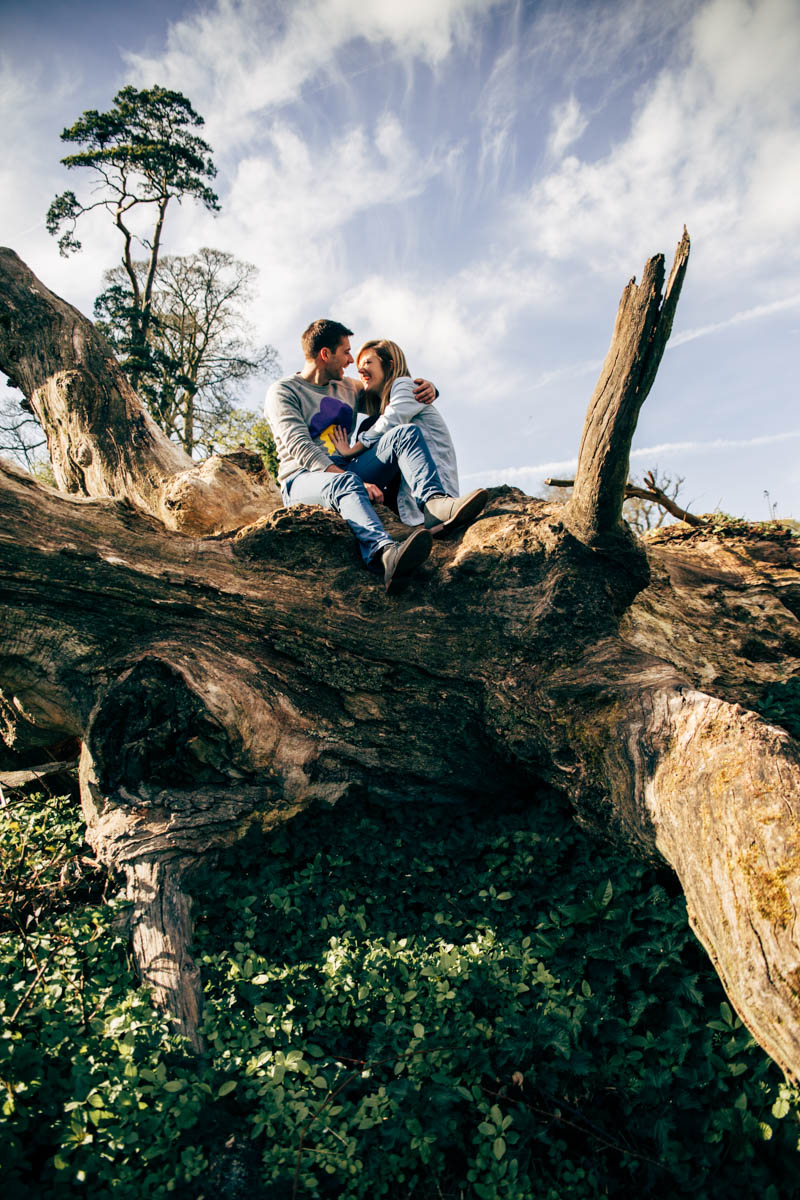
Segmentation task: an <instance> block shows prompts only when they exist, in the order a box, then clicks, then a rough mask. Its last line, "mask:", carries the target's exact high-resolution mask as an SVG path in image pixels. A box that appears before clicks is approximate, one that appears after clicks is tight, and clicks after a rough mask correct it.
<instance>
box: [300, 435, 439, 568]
mask: <svg viewBox="0 0 800 1200" xmlns="http://www.w3.org/2000/svg"><path fill="white" fill-rule="evenodd" d="M332 461H333V462H334V463H335V465H336V466H337V467H342V468H343V469H344V474H342V475H336V474H333V473H332V472H330V471H301V473H300V474H299V475H295V476H294V478H293V479H290V480H289V481H288V483H286V484H285V485H284V503H285V504H286V505H290V504H321V505H322V506H323V508H332V509H333V510H334V511H335V512H338V513H339V515H340V516H342V517H344V519H345V521H347V524H348V525H349V526H350V528H351V530H352V531H353V533H354V534H355V536H356V539H357V540H358V545H359V548H360V550H361V557H362V558H363V559H364V562H365V563H369V562H370V561H371V559H373V558H374V557H375V555H376V554H377V553H378V551H379V550H382V549H383V547H384V546H390V545H391V544H392V538H391V537H390V536H389V534H388V533H387V532H386V530H385V529H384V527H383V523H382V522H381V519H380V517H379V516H378V514H377V513H376V512H375V509H374V508H373V507H372V504H371V503H370V500H369V497H368V496H367V489H366V488H365V487H364V484H365V483H375V484H377V485H378V487H382V486H383V485H384V484H386V483H388V482H389V481H390V479H391V478H392V477H393V475H394V474H395V472H396V471H398V470H399V471H400V474H401V475H402V476H403V479H405V481H406V483H407V484H408V486H409V488H410V489H411V493H412V495H413V497H414V499H415V500H416V502H417V504H418V505H419V507H420V508H422V506H423V504H424V503H425V501H426V500H430V498H431V497H432V496H442V495H443V494H444V488H443V487H442V483H441V480H440V479H439V475H438V472H437V470H436V467H435V466H434V462H433V459H432V458H431V455H430V451H429V450H428V447H427V446H426V444H425V438H424V437H423V436H422V434H421V432H420V430H419V429H418V428H417V426H416V425H395V427H394V428H393V429H390V430H388V431H387V432H386V433H384V434H383V436H382V437H381V438H380V439H379V440H378V441H377V442H376V443H375V445H374V446H371V447H370V448H369V450H365V451H364V453H363V454H359V455H358V456H357V457H356V458H341V457H340V456H339V455H336V454H334V455H333V456H332Z"/></svg>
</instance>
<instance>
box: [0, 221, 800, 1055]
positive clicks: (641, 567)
mask: <svg viewBox="0 0 800 1200" xmlns="http://www.w3.org/2000/svg"><path fill="white" fill-rule="evenodd" d="M6 254H7V252H6ZM687 257H688V239H686V238H685V237H684V240H683V241H682V242H681V244H680V246H679V248H678V254H677V256H676V266H675V267H674V269H673V272H672V276H671V283H670V284H669V285H668V288H667V294H666V298H665V299H663V300H662V296H661V286H662V283H663V260H661V259H660V257H659V258H657V259H653V260H651V261H650V263H649V264H648V265H647V267H646V269H645V273H644V277H643V279H644V283H643V285H642V288H641V289H636V285H635V284H631V285H629V287H628V288H627V289H626V292H625V294H624V296H623V302H622V304H621V307H620V314H619V315H618V318H617V325H616V328H615V334H614V341H613V342H612V350H611V351H610V353H609V358H608V359H607V367H606V368H604V375H603V378H604V379H605V383H604V384H603V387H602V388H599V389H598V392H597V393H596V395H595V399H594V401H593V406H592V409H591V411H590V415H589V417H588V418H587V424H586V429H585V431H584V438H583V441H582V446H581V452H580V458H579V469H578V473H577V476H576V490H575V495H574V497H573V500H572V502H571V503H570V504H569V505H567V506H564V505H557V504H548V503H544V502H542V501H538V500H534V499H532V498H530V497H527V496H524V495H522V493H519V492H516V491H514V490H513V489H507V488H499V489H495V490H494V492H493V493H492V496H491V500H490V503H489V505H488V506H487V508H486V510H485V513H484V515H483V517H482V519H481V520H479V521H478V522H477V523H476V524H475V525H474V526H472V527H471V528H470V529H468V530H467V531H466V532H465V533H464V534H463V535H462V536H461V537H460V538H459V539H458V540H456V541H453V542H449V543H438V544H437V546H436V549H435V551H434V555H433V556H432V558H431V559H430V560H429V562H428V563H427V564H426V565H425V566H424V567H423V568H422V569H421V570H420V571H419V572H418V574H417V575H416V576H414V578H413V579H412V581H411V583H410V584H409V587H408V589H407V590H406V591H405V592H404V593H403V594H402V595H401V596H400V597H397V598H388V597H386V596H385V594H384V592H383V590H382V589H381V588H380V587H379V586H376V585H375V583H374V582H373V581H372V579H371V578H370V577H369V576H367V575H365V573H364V572H363V570H362V569H361V568H360V566H359V562H358V556H357V551H356V549H355V545H354V543H353V542H352V540H351V538H350V535H349V533H348V531H347V529H346V527H345V526H344V524H343V523H342V522H340V521H339V520H338V519H337V518H336V517H335V516H334V515H333V514H330V513H327V512H325V511H323V510H321V509H316V508H305V507H300V506H298V507H296V508H292V509H290V510H283V509H278V510H274V511H270V512H269V513H268V514H267V515H263V516H261V517H260V518H259V519H258V520H256V521H254V522H252V523H250V524H249V525H247V526H245V527H243V528H240V529H238V530H237V531H236V532H230V533H228V534H227V535H225V536H222V537H219V536H218V537H215V538H198V537H190V536H187V534H186V533H180V532H175V531H173V530H170V529H167V528H165V525H164V523H163V521H162V520H160V519H157V517H158V516H160V515H162V514H159V513H157V511H156V510H157V504H156V503H155V502H153V503H150V504H149V505H148V504H144V503H142V502H141V496H140V495H138V494H137V496H135V497H132V499H133V500H134V501H136V504H137V507H135V508H134V507H131V506H130V505H127V504H125V503H123V502H120V501H119V500H116V499H115V500H110V499H105V500H102V499H99V500H91V499H87V498H82V497H81V498H79V497H70V496H65V495H61V494H59V493H56V492H54V491H52V490H50V489H46V488H43V487H41V486H40V485H38V484H36V483H35V482H34V481H33V480H32V479H31V478H30V477H29V476H27V475H25V474H24V473H23V472H20V471H16V470H14V469H11V468H3V469H2V471H0V495H2V499H3V510H4V516H5V521H4V525H3V528H2V530H0V547H2V553H1V554H0V588H1V589H2V605H3V613H4V618H5V628H6V635H5V639H4V643H3V648H2V654H0V687H2V696H3V699H2V715H3V717H4V719H5V723H6V737H7V740H13V739H14V738H15V737H19V738H28V740H30V739H32V738H35V737H36V736H40V737H41V739H42V741H43V742H45V741H48V740H52V738H53V736H54V734H56V733H58V732H61V731H66V732H69V733H77V734H79V735H80V736H81V737H82V739H83V743H84V750H83V759H82V765H81V788H82V798H83V806H84V812H85V814H86V818H87V829H88V837H89V840H90V841H91V843H92V845H93V847H94V848H95V850H96V852H97V854H98V855H99V857H100V858H101V859H102V860H103V861H104V862H105V863H107V864H108V865H109V866H110V867H112V868H115V869H118V870H123V871H125V873H126V876H127V879H128V882H129V889H130V894H131V896H132V898H133V900H134V903H135V916H134V921H135V933H134V940H135V946H136V949H137V954H138V957H139V962H140V966H141V969H142V973H143V976H144V978H145V979H148V980H149V981H150V982H151V983H152V985H153V987H154V989H155V991H156V994H157V996H158V998H159V999H160V1000H161V1002H162V1003H164V1004H165V1005H167V1007H169V1008H170V1010H171V1011H172V1012H173V1013H174V1014H175V1015H176V1018H177V1020H178V1021H179V1023H180V1026H181V1028H182V1029H183V1030H184V1032H185V1033H186V1034H187V1036H189V1037H190V1038H194V1039H196V1030H197V1020H198V1014H199V1008H200V996H199V985H198V977H197V972H196V970H195V968H194V965H193V964H192V962H191V959H190V956H189V953H188V949H187V944H188V939H189V937H190V927H191V921H190V902H189V900H188V897H187V894H186V892H187V889H190V887H191V882H190V880H191V871H192V869H193V866H194V865H195V864H196V863H197V862H199V861H200V860H202V859H203V858H204V857H205V856H207V855H208V854H209V853H212V852H213V851H214V850H215V849H217V848H219V847H222V846H225V845H228V844H230V843H231V842H233V841H234V840H236V839H237V838H239V837H241V836H242V834H243V832H244V831H245V830H247V829H248V828H250V827H251V826H252V825H253V823H254V822H257V823H258V824H259V826H260V827H261V828H262V829H264V830H268V829H269V828H271V827H272V826H274V825H275V824H276V823H278V822H281V821H285V820H286V819H287V818H288V817H290V816H291V815H292V814H293V813H295V812H297V811H299V810H300V809H301V808H303V807H305V806H307V805H308V804H310V803H313V802H323V803H334V802H335V801H337V800H338V799H339V798H340V797H342V796H343V795H345V794H347V793H351V792H353V791H356V792H358V791H364V792H366V791H367V790H369V791H370V792H372V793H377V794H381V795H384V796H387V797H389V798H393V799H396V798H401V797H402V796H404V795H419V794H425V795H428V796H430V797H431V798H436V799H441V800H445V801H447V800H450V801H454V802H458V801H459V800H460V799H461V798H463V797H464V796H467V795H479V796H481V797H482V798H484V799H485V800H486V802H491V801H492V798H493V797H495V796H499V795H502V794H505V793H508V792H509V791H513V792H516V793H520V792H521V793H523V794H526V793H527V794H530V795H531V797H533V795H534V793H535V788H536V786H537V783H538V782H539V781H540V780H546V781H548V782H549V783H551V784H553V785H554V786H555V787H557V788H558V789H559V790H560V791H561V792H563V793H564V794H565V795H566V796H568V797H569V799H570V801H571V802H572V804H573V805H574V807H575V810H576V813H577V815H578V817H579V819H581V820H582V821H583V822H584V823H588V824H591V825H593V826H594V827H596V828H598V829H600V830H602V831H604V832H606V833H607V834H610V835H612V836H614V837H616V838H619V839H624V840H625V841H626V842H627V843H628V844H629V845H631V846H632V847H634V848H635V849H636V850H637V851H638V852H639V853H640V854H642V855H644V856H645V857H648V858H651V859H652V858H663V859H664V860H666V861H667V862H669V863H670V864H671V865H672V866H673V867H674V869H675V870H676V872H677V873H678V876H679V878H680V879H681V882H682V884H683V886H684V889H685V891H686V894H687V899H688V903H689V910H690V916H691V919H692V921H693V924H694V926H695V928H696V930H697V932H698V935H699V936H700V938H701V940H702V941H703V943H704V944H705V945H706V947H707V949H708V950H709V953H710V955H711V957H712V960H713V961H714V963H715V966H716V967H717V970H718V971H719V973H720V975H721V977H722V979H723V982H724V983H725V985H726V987H727V989H728V991H729V994H730V996H731V999H732V1001H733V1003H734V1004H735V1006H736V1008H737V1010H738V1011H739V1013H740V1014H741V1016H742V1017H743V1019H744V1020H745V1021H746V1022H747V1024H748V1025H749V1026H750V1028H751V1029H752V1030H753V1032H754V1034H755V1035H756V1036H757V1037H758V1038H759V1040H760V1041H761V1043H762V1045H764V1046H765V1048H766V1049H767V1050H768V1052H769V1053H770V1054H772V1055H773V1057H774V1058H775V1059H776V1061H777V1062H779V1063H780V1065H781V1066H782V1067H783V1068H784V1070H785V1071H786V1072H787V1073H788V1074H789V1075H790V1076H792V1077H797V1076H800V1019H799V1018H800V1011H798V1010H799V1008H800V1000H799V999H798V997H799V996H800V942H798V937H797V933H796V930H795V927H794V913H795V906H796V904H797V900H798V895H799V894H800V893H799V892H798V883H799V882H800V881H799V880H798V869H799V868H800V855H798V833H797V827H796V822H795V819H794V815H793V813H794V811H795V807H796V805H797V803H798V801H800V769H799V768H798V757H797V755H798V750H797V746H796V744H795V743H793V742H792V741H791V739H790V738H788V736H787V735H785V734H784V733H782V732H781V731H779V730H777V729H775V728H773V727H771V726H769V725H767V724H766V723H765V722H763V721H761V720H760V719H759V718H758V717H757V716H755V715H754V714H753V713H750V712H746V711H744V710H743V709H742V708H740V707H739V706H738V704H736V703H735V701H737V700H742V701H744V702H745V703H753V702H754V700H755V699H756V697H757V694H758V693H759V690H760V689H761V690H763V686H764V685H766V683H768V682H770V680H774V679H777V678H780V677H781V674H782V672H784V671H786V670H787V666H788V670H789V671H792V672H796V671H797V670H800V637H799V636H798V628H799V627H798V620H797V611H798V609H797V607H795V608H794V609H793V607H792V605H793V604H796V599H797V597H798V595H800V585H799V583H798V580H800V575H799V574H798V567H799V566H800V560H799V559H798V555H797V552H796V551H795V550H794V549H793V547H792V546H791V545H789V544H788V543H786V542H784V541H782V540H780V539H777V540H773V541H772V542H770V541H769V539H766V542H767V543H768V544H769V546H770V547H772V549H773V550H774V551H775V553H774V554H772V557H771V558H770V556H769V555H764V554H763V553H762V556H761V557H760V558H759V556H758V553H756V552H755V551H756V548H757V547H758V546H760V547H762V549H763V544H764V543H765V539H761V541H759V542H757V543H756V542H751V540H749V539H748V538H747V537H745V536H742V537H741V538H740V539H739V542H738V543H736V544H735V545H734V543H733V542H729V544H728V545H727V546H726V547H724V548H723V549H720V546H719V543H718V542H717V541H715V539H714V538H713V535H712V534H710V533H709V532H707V531H705V530H702V531H697V533H695V534H693V535H692V537H691V538H689V539H688V540H686V541H685V542H679V541H677V540H676V538H675V535H672V537H671V539H670V538H667V539H666V540H662V541H658V540H654V541H652V542H650V543H647V545H645V544H643V543H640V542H637V541H636V540H635V539H634V538H633V537H632V535H630V533H629V532H628V531H627V530H626V528H625V527H624V526H623V525H622V524H621V521H620V512H621V507H622V500H623V494H624V482H625V479H626V477H627V468H628V462H627V459H628V452H629V448H630V439H631V437H632V435H633V430H634V428H635V419H636V413H638V408H639V406H640V404H641V402H642V400H643V398H644V394H646V391H647V389H648V388H649V386H650V384H651V383H652V379H653V377H654V375H655V371H656V369H657V365H658V359H659V358H660V354H661V352H663V347H664V345H665V343H666V339H667V337H668V336H669V328H670V326H671V321H672V315H673V313H674V308H675V304H676V303H677V298H678V293H679V291H680V283H681V280H682V277H683V271H684V270H685V265H686V260H687ZM7 261H8V260H7V257H0V268H2V265H3V263H4V262H7ZM45 311H46V310H42V314H40V315H41V316H42V319H44V315H43V314H44V312H45ZM10 326H11V330H12V336H13V338H14V339H16V340H15V342H14V344H15V345H16V346H17V347H20V342H19V339H18V337H17V335H16V333H14V331H13V319H12V320H11V323H10ZM5 328H6V333H5V334H4V335H3V339H0V367H2V369H3V370H6V371H8V370H9V364H8V359H7V357H4V351H3V345H6V346H7V345H8V338H9V336H10V335H9V333H8V329H9V325H8V324H6V326H5ZM87 337H88V335H87ZM43 346H46V339H45V338H44V336H43V335H42V336H41V337H40V338H39V341H38V343H37V347H38V349H37V354H38V356H39V361H40V363H41V364H42V365H41V366H40V371H41V375H42V378H44V380H45V382H44V383H40V384H39V385H38V386H40V387H41V386H46V381H47V379H49V378H50V376H49V375H48V374H47V370H48V367H47V362H46V356H44V351H43V350H42V347H43ZM20 352H21V350H20ZM43 356H44V357H43ZM609 363H611V364H612V367H611V369H610V370H609V369H608V364H609ZM53 369H54V370H55V368H53ZM59 369H61V368H60V367H59ZM94 370H95V371H98V372H99V368H97V367H96V366H95V368H94ZM100 374H102V373H100ZM15 378H16V379H17V380H20V379H22V378H24V375H23V372H22V371H21V370H20V369H19V368H17V373H16V374H15ZM116 436H117V438H118V441H119V443H120V444H122V440H123V439H122V437H121V434H120V433H119V431H118V432H117V435H116ZM612 467H613V470H612V469H611V468H612ZM155 494H157V489H156V491H155V492H153V495H155ZM725 554H727V558H724V555H725ZM715 555H718V558H719V561H717V559H715ZM723 558H724V565H720V561H721V560H722V559H723ZM692 579H693V580H694V583H693V584H692ZM687 581H688V582H687ZM698 581H699V582H698ZM767 595H768V596H769V597H770V603H766V602H765V596H767ZM684 598H685V600H686V603H684ZM737 610H738V612H739V615H738V616H737V615H735V614H736V612H737ZM742 612H744V613H745V614H747V620H746V621H745V620H743V618H742V616H741V613H742ZM720 613H722V614H723V615H724V619H726V620H728V621H729V622H730V624H731V625H732V626H735V627H737V628H741V629H742V630H743V631H744V630H745V629H746V632H743V635H742V639H741V641H742V643H743V641H744V638H745V637H746V638H747V639H749V641H750V642H752V643H753V644H756V643H757V644H758V645H760V646H761V647H762V648H763V647H766V648H767V649H768V650H770V651H771V653H772V657H771V658H770V656H769V654H767V655H766V656H765V654H764V653H762V654H761V657H760V659H759V660H758V662H757V664H755V665H754V664H753V662H751V661H747V660H746V659H744V658H743V657H742V656H741V655H740V654H739V653H737V644H736V643H733V644H731V645H728V644H726V643H724V642H720V641H719V639H718V638H717V631H718V628H719V620H720V616H719V614H720ZM700 614H702V621H701V622H700V625H699V627H698V616H699V615H700ZM712 621H716V624H713V623H712ZM778 660H780V661H778ZM716 684H718V692H719V695H718V697H715V696H712V695H708V694H705V692H703V691H701V690H699V689H700V688H708V687H710V686H711V685H716Z"/></svg>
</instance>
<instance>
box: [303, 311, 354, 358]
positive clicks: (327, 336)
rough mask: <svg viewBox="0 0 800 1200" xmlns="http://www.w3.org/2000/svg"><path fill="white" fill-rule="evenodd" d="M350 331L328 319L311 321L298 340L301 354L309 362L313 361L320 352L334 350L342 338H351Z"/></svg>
mask: <svg viewBox="0 0 800 1200" xmlns="http://www.w3.org/2000/svg"><path fill="white" fill-rule="evenodd" d="M352 333H353V331H352V329H348V328H347V326H346V325H342V323H341V321H331V320H330V319H329V318H328V317H319V318H318V320H316V321H312V322H311V324H310V325H309V327H308V329H306V330H305V332H304V333H303V336H302V337H301V338H300V345H301V346H302V347H303V354H304V355H305V357H306V359H307V360H308V361H309V362H310V361H311V360H312V359H315V358H316V357H317V355H318V354H319V352H320V350H335V349H336V348H337V346H338V345H339V343H340V342H341V340H342V338H346V337H351V336H352Z"/></svg>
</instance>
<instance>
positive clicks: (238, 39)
mask: <svg viewBox="0 0 800 1200" xmlns="http://www.w3.org/2000/svg"><path fill="white" fill-rule="evenodd" d="M501 3H503V0H436V2H435V3H431V2H430V0H403V3H396V2H395V0H291V2H286V0H284V2H283V3H274V4H272V5H271V6H270V8H269V9H268V10H266V11H265V5H264V3H263V0H216V3H215V4H214V5H213V6H211V7H209V8H207V9H204V10H201V11H200V12H197V13H192V14H191V15H189V16H186V17H183V18H181V19H180V20H178V21H176V22H175V23H174V24H172V25H171V26H170V29H169V35H168V40H167V49H166V51H165V52H164V53H162V54H159V55H154V56H149V57H148V56H145V55H140V54H132V53H129V54H128V55H127V56H126V58H127V61H128V64H129V66H130V68H131V70H132V71H133V72H134V73H135V76H136V79H137V81H138V82H139V83H140V85H141V86H146V85H151V84H152V83H153V82H159V83H161V84H163V85H167V86H169V85H171V86H174V87H178V88H180V89H181V90H182V91H184V92H185V93H186V94H187V95H190V96H191V97H192V100H193V103H194V104H195V105H196V107H197V108H198V110H199V111H201V112H203V113H208V114H209V116H208V118H207V121H208V131H209V138H210V141H211V143H212V145H215V146H219V147H223V146H226V147H231V146H233V145H235V144H236V143H238V142H241V141H242V140H247V139H249V138H251V137H253V136H254V135H256V134H257V132H258V119H259V117H261V116H263V114H264V113H268V112H269V111H270V110H272V109H275V108H276V107H278V106H280V105H285V104H288V103H290V102H292V101H294V100H296V99H298V98H299V97H300V96H301V93H302V92H303V89H304V88H305V87H306V85H308V84H309V83H310V82H311V81H314V85H315V87H317V88H318V87H320V86H324V85H325V83H326V81H331V80H335V81H336V82H337V83H340V82H341V81H342V78H346V77H347V72H346V70H343V69H342V68H341V66H340V65H337V63H336V56H337V54H338V52H339V51H341V50H342V49H343V48H344V47H346V46H347V45H348V43H354V42H356V41H357V40H358V41H366V42H368V43H371V44H372V45H373V46H378V45H382V44H385V45H386V49H387V53H389V54H390V55H392V56H395V57H398V58H407V59H419V60H421V61H423V62H425V63H427V64H428V65H430V66H436V65H438V64H439V63H441V62H442V61H443V60H444V59H445V58H446V57H447V55H448V54H449V53H450V52H451V50H452V49H453V47H454V46H455V45H463V44H464V43H465V42H466V41H467V40H468V38H469V35H470V32H471V30H472V28H473V26H474V22H475V20H476V19H479V18H480V17H481V16H482V15H484V14H485V13H487V12H488V11H489V10H491V9H492V8H494V7H497V6H498V5H499V4H501ZM374 65H375V66H378V67H379V64H374ZM370 69H373V67H371V68H370Z"/></svg>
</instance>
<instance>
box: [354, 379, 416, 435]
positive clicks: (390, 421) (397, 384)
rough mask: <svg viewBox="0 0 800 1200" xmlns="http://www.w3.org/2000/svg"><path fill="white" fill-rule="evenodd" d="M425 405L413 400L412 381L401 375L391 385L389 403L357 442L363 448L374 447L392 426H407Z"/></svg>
mask: <svg viewBox="0 0 800 1200" xmlns="http://www.w3.org/2000/svg"><path fill="white" fill-rule="evenodd" d="M424 407H425V405H424V404H420V402H419V401H418V400H415V399H414V381H413V380H412V379H411V378H410V377H409V376H408V375H401V376H400V378H399V379H395V381H394V383H393V384H392V390H391V392H390V393H389V403H388V404H387V406H386V408H385V409H384V410H383V412H382V413H381V415H380V416H379V417H378V419H377V421H376V422H375V424H374V425H373V426H372V428H371V429H367V430H365V431H364V433H359V436H358V440H359V441H360V442H361V444H362V445H363V446H374V445H375V443H376V442H377V440H378V438H379V437H380V436H381V435H382V434H384V433H386V431H387V430H388V429H391V428H392V427H393V426H394V425H408V423H409V421H410V420H411V419H412V418H413V417H415V416H416V415H417V413H420V412H422V410H423V409H424Z"/></svg>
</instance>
